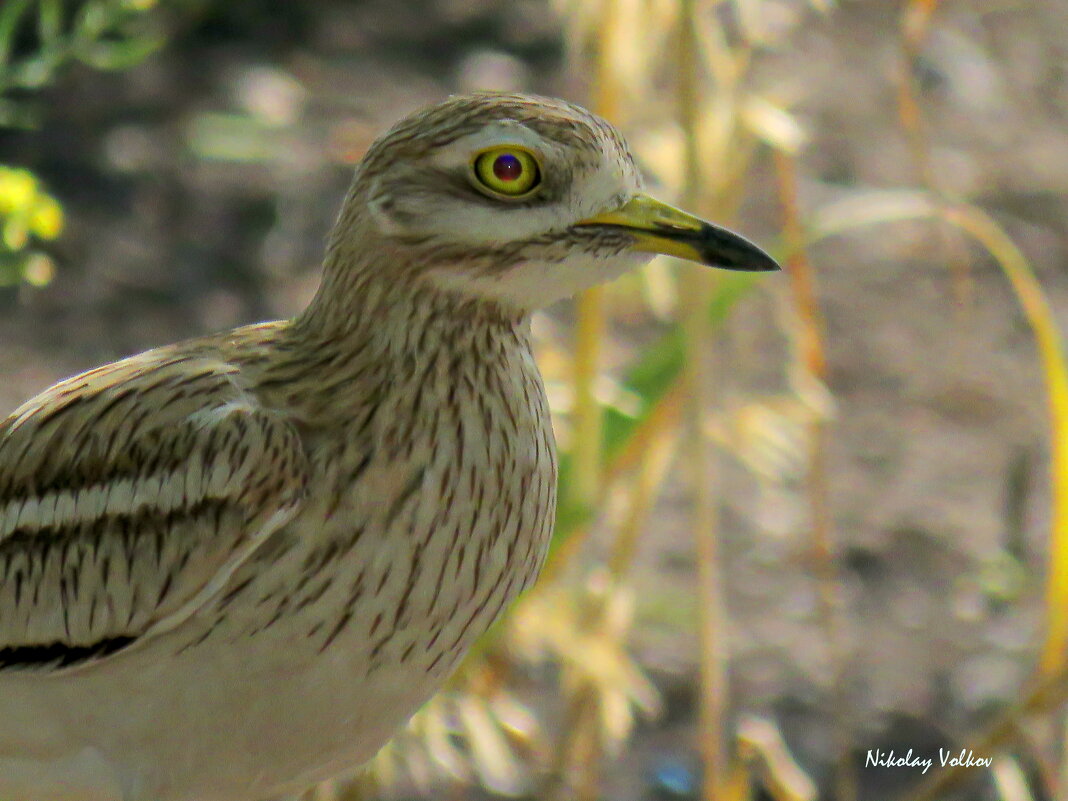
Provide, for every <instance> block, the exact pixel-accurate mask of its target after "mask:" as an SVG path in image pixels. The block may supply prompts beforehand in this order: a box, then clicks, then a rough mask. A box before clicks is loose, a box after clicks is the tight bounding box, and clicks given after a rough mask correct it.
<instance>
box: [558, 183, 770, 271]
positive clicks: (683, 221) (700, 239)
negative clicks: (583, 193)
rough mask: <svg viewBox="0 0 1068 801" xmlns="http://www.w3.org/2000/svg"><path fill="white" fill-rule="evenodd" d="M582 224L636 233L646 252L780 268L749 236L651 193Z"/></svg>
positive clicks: (734, 266) (735, 266) (736, 266)
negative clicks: (695, 214) (664, 201)
mask: <svg viewBox="0 0 1068 801" xmlns="http://www.w3.org/2000/svg"><path fill="white" fill-rule="evenodd" d="M578 224H579V225H600V226H606V227H609V228H617V229H620V230H624V231H627V232H628V233H630V234H632V235H633V236H634V245H633V247H634V249H635V250H641V251H645V252H646V253H665V254H667V255H669V256H678V257H679V258H680V259H688V260H689V261H695V262H698V263H699V264H707V265H708V266H709V267H722V268H723V269H726V270H745V271H749V272H765V271H768V270H778V269H780V268H779V265H778V263H777V262H776V261H775V259H773V258H771V256H769V255H768V254H767V253H765V252H764V251H763V250H761V249H760V248H758V247H757V246H756V245H754V244H753V243H752V242H750V241H749V240H748V239H746V238H745V237H743V236H739V235H738V234H736V233H734V232H732V231H728V230H727V229H726V228H720V227H719V226H718V225H713V224H712V223H709V222H705V221H704V220H701V219H698V218H697V217H694V216H693V215H691V214H687V213H686V212H684V211H680V210H679V209H676V208H674V207H673V206H669V205H668V204H667V203H661V202H660V201H659V200H656V199H654V198H651V197H649V196H648V195H641V194H639V195H635V196H634V197H633V198H632V199H631V200H629V201H628V202H627V203H626V204H624V205H623V206H622V207H620V208H618V209H616V210H615V211H608V212H605V213H604V214H598V215H597V216H596V217H590V218H589V219H586V220H582V221H581V222H579V223H578Z"/></svg>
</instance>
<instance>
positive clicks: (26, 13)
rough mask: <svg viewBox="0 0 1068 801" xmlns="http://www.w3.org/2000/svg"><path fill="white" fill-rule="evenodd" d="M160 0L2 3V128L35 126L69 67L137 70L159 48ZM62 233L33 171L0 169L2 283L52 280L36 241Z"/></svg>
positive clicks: (59, 215)
mask: <svg viewBox="0 0 1068 801" xmlns="http://www.w3.org/2000/svg"><path fill="white" fill-rule="evenodd" d="M155 5H156V0H87V1H86V2H83V3H80V4H77V3H75V4H72V3H70V2H69V0H3V2H0V127H9V128H11V127H14V128H32V127H34V126H35V125H36V123H37V121H38V120H37V111H36V109H37V106H36V105H35V103H34V99H33V95H34V93H35V92H38V91H40V90H42V89H44V88H46V87H47V86H48V85H50V84H51V83H53V82H55V80H56V78H57V76H58V74H59V72H60V70H61V69H62V68H63V67H65V66H67V65H69V64H72V63H80V64H85V65H87V66H90V67H93V68H94V69H100V70H121V69H126V68H128V67H131V66H133V65H134V64H136V63H138V62H139V61H141V60H142V59H143V58H144V57H145V56H147V55H148V54H149V53H151V52H152V51H153V50H155V49H156V48H157V47H159V45H160V43H161V42H162V38H161V36H160V35H159V34H158V33H157V32H156V31H155V30H154V28H153V20H151V19H150V18H149V15H148V12H149V11H151V10H152V9H153V8H154V7H155ZM62 229H63V210H62V208H61V206H60V204H59V202H58V201H57V200H56V199H55V198H54V197H52V196H51V195H49V194H48V193H46V192H45V191H44V190H43V189H42V188H41V185H40V181H39V180H38V179H37V177H36V176H34V175H33V173H31V172H30V171H29V170H25V169H17V168H13V167H5V166H3V165H0V285H3V284H12V283H18V282H19V281H23V280H25V281H27V282H29V283H31V284H34V285H43V284H46V283H48V281H49V280H51V277H52V273H53V265H52V261H51V260H50V259H49V258H48V257H47V256H46V255H45V254H44V253H42V252H41V251H40V250H39V249H38V248H37V247H35V245H36V244H38V243H40V242H44V241H48V240H52V239H55V238H56V237H57V236H59V234H60V233H61V232H62Z"/></svg>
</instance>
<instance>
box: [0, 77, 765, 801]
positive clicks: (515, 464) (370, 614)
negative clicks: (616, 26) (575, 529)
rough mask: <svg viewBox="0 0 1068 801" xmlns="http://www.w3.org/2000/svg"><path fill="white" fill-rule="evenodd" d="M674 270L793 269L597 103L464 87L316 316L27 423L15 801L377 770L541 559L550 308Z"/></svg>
mask: <svg viewBox="0 0 1068 801" xmlns="http://www.w3.org/2000/svg"><path fill="white" fill-rule="evenodd" d="M657 253H665V254H670V255H674V256H677V257H681V258H683V259H689V260H691V261H694V262H699V263H702V264H706V265H710V266H713V267H721V268H726V269H732V270H749V271H770V270H775V269H778V265H777V264H776V262H775V261H774V259H772V258H771V257H770V256H769V255H767V253H765V252H764V251H762V250H761V249H760V248H758V247H757V246H756V245H754V244H752V243H751V242H749V241H748V240H746V239H744V238H743V237H742V236H740V235H738V234H736V233H733V232H731V231H728V230H727V229H725V228H722V227H720V226H717V225H714V224H712V223H709V222H706V221H703V220H701V219H699V218H697V217H695V216H692V215H690V214H688V213H686V212H683V211H681V210H679V209H676V208H674V207H672V206H669V205H667V204H665V203H662V202H660V201H658V200H655V199H653V198H652V197H651V196H650V195H648V194H646V192H645V190H644V180H643V175H642V171H641V170H640V168H639V166H638V163H637V162H636V160H635V157H634V156H633V155H632V153H631V151H630V150H629V148H628V146H627V144H626V142H625V140H624V138H623V136H622V135H621V134H620V132H619V131H618V130H617V129H616V128H615V127H613V126H612V125H610V124H609V123H608V122H606V121H605V120H603V119H601V118H599V117H597V116H595V115H594V114H592V113H590V112H589V111H586V110H585V109H583V108H581V107H579V106H577V105H574V104H572V103H569V102H566V101H562V100H557V99H551V98H545V97H538V96H533V95H523V94H499V93H475V94H468V95H458V96H451V97H449V98H447V99H445V100H443V101H442V102H439V103H438V104H437V105H433V106H431V107H429V108H426V109H424V110H422V111H419V112H416V113H414V114H412V115H411V116H409V117H407V118H405V119H403V120H401V121H400V122H398V123H397V124H396V125H394V126H393V127H392V128H391V129H390V130H388V131H387V132H386V133H384V134H383V135H382V136H381V137H380V138H378V139H377V140H376V141H375V142H374V143H373V144H372V145H371V146H370V147H369V148H368V150H367V152H366V153H365V154H364V156H363V157H362V159H361V160H360V161H359V163H358V164H357V165H356V167H355V170H354V174H353V177H352V180H351V184H350V186H349V189H348V192H347V194H346V196H345V198H344V201H343V204H342V206H341V210H340V213H339V215H338V217H337V220H336V222H335V224H334V226H333V228H332V232H331V233H330V235H329V237H328V240H327V245H326V252H325V257H324V261H323V268H322V277H321V280H320V285H319V288H318V290H317V292H316V293H315V295H314V297H313V298H312V299H311V301H310V302H309V304H308V305H307V307H306V308H305V309H304V310H303V311H301V312H300V313H298V314H297V315H296V316H294V317H292V318H290V319H286V320H281V321H273V322H265V323H259V324H253V325H248V326H245V327H241V328H237V329H234V330H231V331H226V332H224V333H220V334H214V335H209V336H205V337H201V338H197V339H192V340H189V341H185V342H180V343H177V344H171V345H166V346H164V347H159V348H156V349H153V350H148V351H146V352H144V353H140V354H138V355H134V356H130V357H128V358H124V359H122V360H120V361H116V362H113V363H111V364H106V365H104V366H102V367H98V368H96V369H92V370H89V371H88V372H84V373H81V374H80V375H76V376H74V377H72V378H68V379H66V380H64V381H61V382H60V383H58V384H56V385H54V386H52V387H51V388H49V389H47V390H45V391H44V392H42V393H41V394H39V395H37V396H36V397H34V398H32V399H30V400H28V401H26V402H25V403H23V404H22V405H21V406H20V407H18V408H17V409H15V410H14V412H12V413H11V414H10V415H9V416H8V417H7V418H6V419H4V420H3V422H0V798H2V799H4V801H40V799H49V801H256V800H257V799H262V798H268V797H277V796H280V795H284V794H292V793H297V792H301V791H303V790H305V789H307V788H309V787H311V786H313V785H314V784H315V783H317V782H319V781H321V780H324V779H328V778H330V777H333V776H336V775H338V774H341V773H343V772H346V771H349V770H351V769H353V768H354V767H356V766H359V765H360V764H361V763H364V762H366V761H367V760H368V759H370V758H371V757H372V756H373V755H374V754H375V753H376V751H377V750H378V749H379V748H380V747H381V746H382V745H383V744H384V743H385V742H386V741H387V740H388V739H389V738H390V736H391V735H392V734H393V733H395V731H396V730H397V729H398V728H399V727H401V726H402V725H403V724H404V723H405V721H406V720H407V719H408V718H409V717H410V716H411V715H412V714H413V712H414V711H416V710H417V708H418V707H419V706H420V705H421V704H422V703H423V702H425V701H426V700H427V699H428V698H429V697H430V696H431V695H432V694H433V693H434V692H435V691H436V690H437V689H438V688H439V687H440V686H441V684H442V682H443V681H444V680H445V679H446V678H447V677H448V676H449V674H450V673H451V671H453V669H454V668H455V667H456V666H457V663H458V661H459V660H460V659H461V657H462V656H463V655H464V653H465V652H466V651H467V649H468V648H469V647H470V646H471V644H472V643H473V642H474V641H475V640H476V639H477V638H478V637H479V636H480V635H481V634H482V633H484V632H485V631H486V630H487V628H488V627H489V626H490V624H491V623H492V622H493V621H494V620H495V619H496V618H497V616H498V615H499V614H500V613H501V612H502V610H504V609H505V608H506V607H507V606H508V605H509V603H510V602H511V601H512V600H513V599H514V598H515V597H516V596H518V595H519V594H520V593H521V592H522V591H523V590H524V589H526V588H527V587H529V586H530V585H531V583H532V582H533V581H534V580H535V578H536V576H537V574H538V571H539V568H540V566H541V564H542V562H543V560H544V559H545V556H546V551H547V549H548V544H549V538H550V533H551V530H552V526H553V521H554V515H555V495H556V488H557V467H556V447H555V442H554V438H553V430H552V421H551V417H550V410H549V406H548V403H547V401H546V397H545V392H544V388H543V384H542V379H541V376H540V374H539V372H538V367H537V365H536V363H535V360H534V354H533V348H532V341H531V331H530V321H531V316H532V314H533V313H534V312H535V311H538V310H540V309H543V308H545V307H546V306H549V305H551V304H553V303H555V302H556V301H558V300H561V299H564V298H566V297H568V296H571V295H574V294H575V293H577V292H579V291H581V290H584V289H586V288H588V287H591V286H593V285H595V284H599V283H602V282H606V281H610V280H612V279H614V278H616V277H617V276H619V275H621V274H622V273H624V272H626V271H628V270H631V269H634V268H636V267H638V266H640V265H642V264H644V263H646V262H647V261H648V260H650V259H651V258H653V256H654V255H655V254H657Z"/></svg>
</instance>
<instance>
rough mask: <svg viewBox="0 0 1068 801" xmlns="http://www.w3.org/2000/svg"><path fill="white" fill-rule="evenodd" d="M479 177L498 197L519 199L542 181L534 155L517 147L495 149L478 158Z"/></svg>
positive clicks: (476, 167)
mask: <svg viewBox="0 0 1068 801" xmlns="http://www.w3.org/2000/svg"><path fill="white" fill-rule="evenodd" d="M474 169H475V177H476V178H478V180H479V183H481V184H482V185H483V186H484V187H486V188H487V189H489V190H490V191H491V192H494V193H496V194H498V195H507V196H508V197H519V196H520V195H525V194H527V193H528V192H530V191H531V190H532V189H534V187H536V186H537V185H538V184H539V183H540V182H541V174H540V172H539V171H538V162H537V161H536V160H535V158H534V156H532V155H531V154H530V153H528V152H527V151H525V150H520V149H519V148H516V147H495V148H493V149H492V150H486V151H483V152H482V153H479V154H478V155H477V156H476V157H475V163H474Z"/></svg>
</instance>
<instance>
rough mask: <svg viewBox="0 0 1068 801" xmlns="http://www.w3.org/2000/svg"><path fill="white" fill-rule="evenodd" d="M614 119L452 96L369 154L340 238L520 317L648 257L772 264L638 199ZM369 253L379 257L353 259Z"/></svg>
mask: <svg viewBox="0 0 1068 801" xmlns="http://www.w3.org/2000/svg"><path fill="white" fill-rule="evenodd" d="M642 189H643V182H642V178H641V174H640V172H639V170H638V168H637V167H636V165H635V162H634V157H633V156H632V155H631V153H630V150H629V149H628V147H627V145H626V142H625V141H624V139H623V137H622V136H621V135H620V133H619V131H617V130H616V129H615V128H614V127H613V126H611V125H609V124H608V123H607V122H605V121H604V120H602V119H601V118H599V117H597V116H595V115H593V114H591V113H590V112H588V111H586V110H585V109H582V108H579V107H578V106H575V105H572V104H570V103H566V102H563V101H561V100H553V99H548V98H541V97H533V96H527V95H513V94H491V93H481V94H474V95H464V96H459V97H452V98H450V99H448V100H446V101H445V102H443V103H441V104H439V105H436V106H432V107H431V108H428V109H426V110H424V111H421V112H419V113H416V114H414V115H412V116H411V117H408V118H407V119H404V120H402V121H401V122H399V123H398V124H397V125H395V126H394V127H393V128H392V129H391V130H390V131H389V132H387V133H386V134H385V135H383V136H382V137H381V138H380V139H378V140H377V141H376V142H375V143H374V144H373V145H372V146H371V148H370V149H369V150H368V152H367V154H366V156H365V157H364V159H363V160H362V161H361V163H360V165H359V166H358V167H357V171H356V176H355V179H354V181H353V184H352V188H351V190H350V192H349V196H348V198H347V200H346V204H345V207H344V208H343V210H342V214H341V218H340V219H339V221H338V225H337V228H336V229H335V233H334V244H333V248H334V249H335V250H337V251H339V252H342V253H344V252H345V251H349V252H350V255H351V257H352V258H351V259H345V261H350V263H360V264H363V265H365V266H364V269H369V270H374V271H376V272H380V273H383V274H384V277H385V278H386V280H388V281H390V282H418V283H420V284H421V285H424V286H426V285H429V286H431V287H434V288H438V289H445V290H448V291H450V292H458V293H461V294H462V295H466V296H471V297H473V298H477V299H485V300H489V301H494V302H497V303H500V304H503V305H504V306H506V307H511V308H513V309H516V310H519V311H521V312H526V311H530V310H533V309H537V308H542V307H544V306H547V305H549V304H551V303H553V302H554V301H556V300H559V299H561V298H564V297H567V296H569V295H573V294H575V293H576V292H578V291H580V290H582V289H585V288H587V287H590V286H592V285H594V284H597V283H601V282H603V281H608V280H611V279H613V278H615V277H617V276H619V275H621V274H622V273H623V272H625V271H627V270H629V269H631V268H634V267H637V266H639V265H641V264H643V263H645V262H647V261H648V260H649V259H651V258H652V257H653V255H654V254H656V253H667V254H671V255H674V256H679V257H682V258H684V259H689V260H691V261H696V262H700V263H702V264H707V265H709V266H712V267H722V268H726V269H731V270H774V269H777V265H776V264H775V262H774V261H773V260H772V259H771V257H769V256H768V255H767V254H766V253H764V252H763V251H762V250H760V249H759V248H758V247H756V246H755V245H753V244H751V243H750V242H748V241H747V240H745V239H744V238H742V237H741V236H739V235H737V234H734V233H731V232H730V231H727V230H725V229H723V228H720V227H718V226H715V225H712V224H711V223H707V222H704V221H703V220H700V219H698V218H696V217H693V216H691V215H689V214H686V213H685V212H682V211H679V210H677V209H674V208H672V207H671V206H668V205H667V204H664V203H661V202H659V201H657V200H654V199H653V198H651V197H649V196H648V195H646V194H644V193H643V191H642ZM367 249H373V250H374V253H375V254H376V258H375V259H373V260H371V261H368V260H367V259H366V258H356V254H357V251H360V250H362V251H363V252H364V254H365V255H366V251H367Z"/></svg>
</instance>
